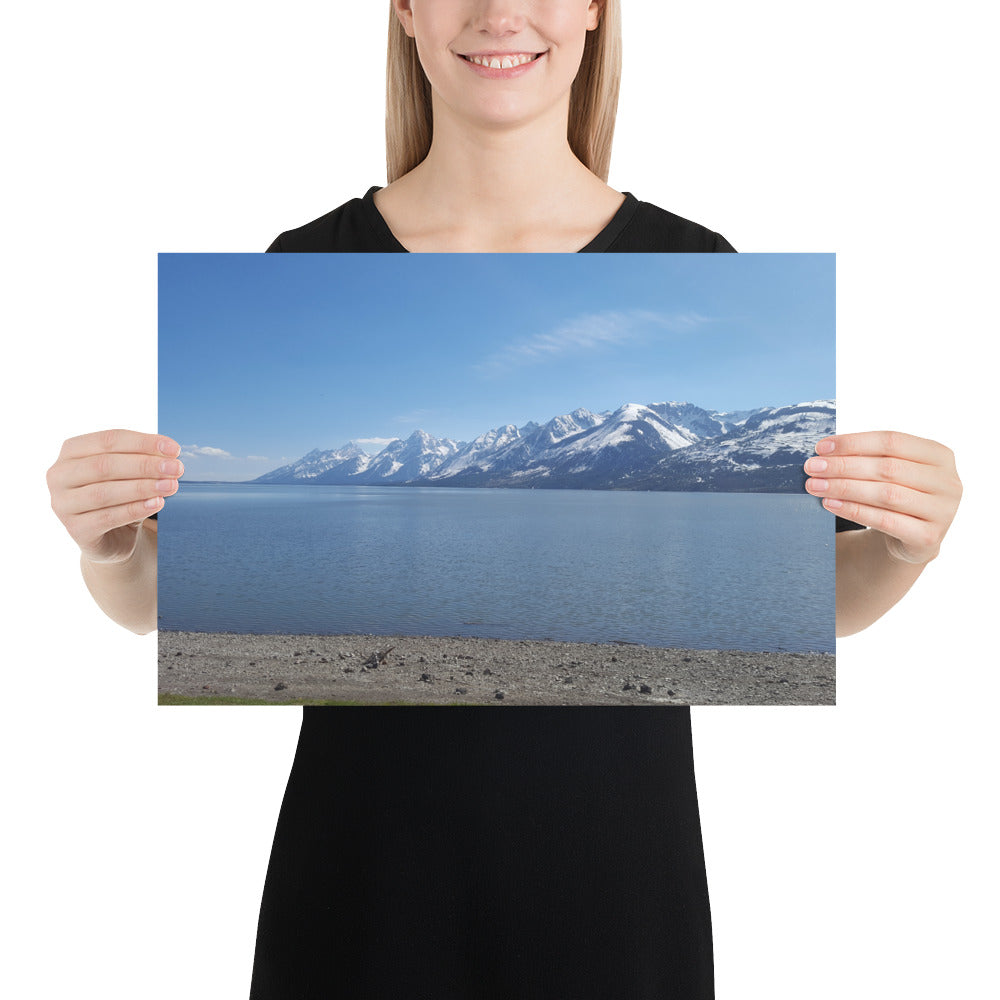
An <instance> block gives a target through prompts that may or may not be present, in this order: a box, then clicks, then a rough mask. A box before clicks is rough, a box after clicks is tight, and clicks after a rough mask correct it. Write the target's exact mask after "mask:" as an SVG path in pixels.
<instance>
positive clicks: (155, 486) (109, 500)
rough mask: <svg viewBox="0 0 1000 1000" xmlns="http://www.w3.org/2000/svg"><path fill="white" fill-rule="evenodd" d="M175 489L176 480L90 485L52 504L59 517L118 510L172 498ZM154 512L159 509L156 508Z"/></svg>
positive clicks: (65, 493) (176, 485)
mask: <svg viewBox="0 0 1000 1000" xmlns="http://www.w3.org/2000/svg"><path fill="white" fill-rule="evenodd" d="M177 489H178V483H177V480H176V479H172V478H162V479H155V480H154V479H127V480H122V481H120V482H109V483H93V484H91V485H89V486H81V487H78V488H76V489H72V490H67V491H65V492H64V493H63V494H62V495H61V497H60V499H59V500H58V501H57V502H56V503H55V504H54V506H57V507H58V509H57V510H56V513H57V514H59V515H60V516H63V517H66V516H72V515H74V514H85V513H87V512H88V511H93V510H103V509H104V508H106V507H118V506H121V505H123V504H128V503H132V502H133V501H136V500H150V499H154V498H156V497H169V496H173V495H174V494H175V493H176V492H177ZM154 509H159V507H156V508H154Z"/></svg>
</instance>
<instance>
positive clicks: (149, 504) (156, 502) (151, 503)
mask: <svg viewBox="0 0 1000 1000" xmlns="http://www.w3.org/2000/svg"><path fill="white" fill-rule="evenodd" d="M161 503H163V500H162V499H161V498H160V497H150V498H149V499H148V500H147V501H146V502H145V503H144V504H143V507H145V508H146V510H156V508H157V507H159V506H160V504H161Z"/></svg>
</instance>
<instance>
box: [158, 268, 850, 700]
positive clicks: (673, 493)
mask: <svg viewBox="0 0 1000 1000" xmlns="http://www.w3.org/2000/svg"><path fill="white" fill-rule="evenodd" d="M834 305H835V258H834V256H833V255H832V254H739V255H735V254H717V255H710V254H705V255H702V254H691V255H688V254H603V255H597V254H595V255H590V254H495V255H494V254H413V255H405V254H329V255H327V254H316V255H311V254H301V255H296V254H289V255H278V254H274V255H264V254H161V255H160V258H159V427H160V430H161V432H162V433H164V434H168V435H170V436H171V437H173V438H174V439H175V440H177V441H179V442H181V445H182V453H181V459H182V461H183V463H184V467H185V472H184V476H183V478H182V479H181V481H180V489H179V491H178V492H177V494H176V495H174V496H172V497H170V498H168V500H167V502H166V504H165V506H164V509H163V510H162V511H161V512H160V514H159V517H158V523H157V529H158V530H157V537H158V548H159V579H158V599H159V606H158V616H159V703H160V704H161V705H178V704H179V705H192V704H204V705H230V704H337V705H355V704H383V705H388V704H392V705H396V704H398V705H411V704H439V705H455V706H458V705H494V706H506V705H598V704H607V705H635V706H651V705H690V704H730V705H739V704H765V705H785V704H824V705H829V704H833V703H834V702H835V646H834V549H835V545H834V540H835V534H834V518H833V516H832V515H831V514H829V513H828V512H827V511H825V510H824V509H823V508H822V506H821V504H820V501H819V500H818V499H816V498H814V497H811V496H809V495H808V494H806V493H805V492H804V490H803V484H804V482H805V478H806V476H805V473H804V472H803V468H802V466H803V463H804V462H805V461H806V459H807V458H808V457H809V456H810V455H811V454H813V450H814V447H815V445H816V443H817V442H818V441H820V440H821V439H822V438H824V437H826V436H827V435H829V434H832V433H834V431H835V395H836V392H835V309H834Z"/></svg>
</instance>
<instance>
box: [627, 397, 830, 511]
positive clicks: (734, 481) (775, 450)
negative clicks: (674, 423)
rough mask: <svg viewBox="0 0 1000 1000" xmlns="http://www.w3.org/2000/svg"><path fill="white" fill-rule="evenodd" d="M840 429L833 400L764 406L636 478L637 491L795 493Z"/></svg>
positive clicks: (634, 484) (676, 453) (669, 457)
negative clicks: (822, 444)
mask: <svg viewBox="0 0 1000 1000" xmlns="http://www.w3.org/2000/svg"><path fill="white" fill-rule="evenodd" d="M835 429H836V406H835V403H834V401H833V400H818V401H815V402H809V403H798V404H796V405H794V406H784V407H764V408H762V409H761V410H758V411H755V412H754V413H753V414H752V415H751V416H749V417H747V418H745V419H744V420H743V421H742V422H741V423H740V424H738V426H736V427H735V428H734V429H733V430H730V431H728V432H727V433H725V434H722V435H720V436H719V437H717V438H711V439H708V440H705V441H700V442H698V443H697V444H694V445H692V446H691V447H690V448H686V449H684V450H683V451H679V452H675V453H674V454H672V455H670V456H668V457H666V458H664V459H663V460H661V461H660V462H658V463H657V464H656V465H655V466H652V467H650V468H649V469H647V470H645V471H644V472H642V473H641V474H639V475H637V476H636V477H634V480H633V484H632V485H633V486H634V488H638V489H673V490H744V491H757V492H772V491H773V492H779V491H780V492H785V491H787V492H797V491H798V490H800V489H801V488H802V484H803V482H804V481H805V478H806V477H805V473H804V472H803V470H802V465H803V463H804V462H805V460H806V459H807V458H808V457H809V456H810V455H811V454H812V453H813V447H814V445H815V444H816V442H817V441H819V440H820V438H823V437H826V436H827V435H828V434H833V433H834V431H835Z"/></svg>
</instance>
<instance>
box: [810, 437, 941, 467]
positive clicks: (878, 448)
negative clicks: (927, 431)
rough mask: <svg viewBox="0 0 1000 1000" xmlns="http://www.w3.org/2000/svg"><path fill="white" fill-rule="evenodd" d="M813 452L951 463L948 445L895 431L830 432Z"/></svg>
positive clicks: (933, 463) (825, 454) (926, 463)
mask: <svg viewBox="0 0 1000 1000" xmlns="http://www.w3.org/2000/svg"><path fill="white" fill-rule="evenodd" d="M816 454H818V455H822V456H824V457H828V456H830V455H871V456H886V457H893V458H899V459H903V460H905V461H909V462H919V463H921V464H923V465H939V466H942V465H943V466H948V465H954V464H955V456H954V454H953V453H952V451H951V449H950V448H947V447H945V445H943V444H939V443H938V442H937V441H930V440H928V439H927V438H921V437H915V436H914V435H912V434H903V433H901V432H899V431H864V432H861V433H858V434H834V435H831V436H830V437H825V438H823V439H822V440H821V441H819V442H817V444H816Z"/></svg>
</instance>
